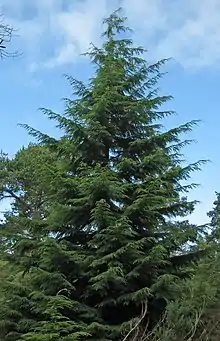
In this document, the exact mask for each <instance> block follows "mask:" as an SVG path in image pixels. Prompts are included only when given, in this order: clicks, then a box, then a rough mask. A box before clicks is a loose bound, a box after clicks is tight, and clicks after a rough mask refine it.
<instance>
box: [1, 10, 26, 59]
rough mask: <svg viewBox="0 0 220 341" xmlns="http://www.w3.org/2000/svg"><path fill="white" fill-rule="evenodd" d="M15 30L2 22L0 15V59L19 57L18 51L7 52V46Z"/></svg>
mask: <svg viewBox="0 0 220 341" xmlns="http://www.w3.org/2000/svg"><path fill="white" fill-rule="evenodd" d="M15 32H16V30H15V29H14V28H13V27H12V26H11V25H8V24H6V23H5V22H4V19H3V15H0V58H5V57H18V56H19V55H21V53H19V52H18V51H14V52H9V51H8V49H7V45H8V44H9V43H10V42H11V39H12V37H13V36H15Z"/></svg>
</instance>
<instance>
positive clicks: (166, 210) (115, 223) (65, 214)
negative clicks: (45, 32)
mask: <svg viewBox="0 0 220 341" xmlns="http://www.w3.org/2000/svg"><path fill="white" fill-rule="evenodd" d="M104 24H105V27H106V30H105V31H104V33H103V40H104V41H103V45H102V47H100V48H97V47H95V46H93V45H92V47H91V49H90V51H89V52H88V53H87V55H88V57H89V58H90V59H91V62H92V64H93V65H94V66H95V72H94V76H93V77H92V78H91V79H90V80H89V82H88V84H83V83H82V82H80V81H77V80H75V79H73V78H72V77H68V80H69V81H70V84H71V86H72V89H73V98H72V99H70V100H69V99H67V100H66V103H65V104H66V108H65V111H64V114H63V115H60V114H57V113H54V112H52V111H50V110H45V109H43V112H44V113H45V114H46V115H47V116H48V118H49V119H52V120H54V121H55V122H56V124H57V125H58V127H59V128H60V129H61V130H62V132H63V135H62V137H61V138H60V139H58V140H56V139H55V138H52V137H49V136H47V135H45V134H42V133H40V132H38V131H36V130H35V129H33V128H30V127H28V126H25V128H26V129H27V130H28V131H29V133H30V134H31V135H32V136H34V137H35V138H37V139H38V143H37V144H34V145H30V146H28V147H27V148H23V149H22V150H21V151H19V152H18V153H17V155H15V157H14V158H12V159H10V158H8V157H7V155H5V154H2V155H1V160H0V194H1V198H2V199H5V198H10V200H12V203H11V209H10V210H9V211H8V212H7V213H6V214H5V216H4V220H3V221H2V223H1V235H0V237H1V258H2V262H3V263H2V265H1V264H0V265H1V267H4V270H3V275H1V276H2V277H3V280H2V281H1V283H0V300H1V302H0V339H1V340H2V341H6V340H11V341H21V340H26V341H44V340H45V341H48V340H52V341H61V340H63V341H70V340H71V341H74V340H75V341H76V340H94V341H107V340H112V341H113V340H115V341H116V340H117V341H119V340H121V341H123V340H124V341H125V340H128V339H129V340H132V339H133V340H135V339H136V340H141V338H142V340H144V339H145V340H147V339H148V337H149V335H151V336H152V335H154V337H155V340H159V338H160V337H161V335H162V336H163V337H162V339H163V340H168V338H167V339H166V338H165V337H169V340H174V338H173V333H174V330H177V329H178V330H180V329H181V323H184V324H185V329H184V330H181V332H183V331H184V332H185V333H188V332H189V331H190V330H191V329H192V325H193V323H194V322H193V321H194V320H193V318H194V315H193V314H194V312H196V314H197V311H200V310H201V305H202V304H203V301H197V299H195V302H194V303H192V300H194V298H195V297H196V298H198V300H199V297H200V288H198V287H197V283H198V282H201V283H203V282H202V281H203V278H204V276H205V275H206V272H204V269H206V271H207V263H208V262H210V258H208V255H209V249H210V245H211V246H213V247H214V246H215V247H216V249H215V250H216V252H217V245H216V244H217V243H216V241H215V240H214V239H213V238H210V237H207V235H206V230H205V228H204V227H201V226H195V225H192V224H190V223H189V222H188V220H186V217H187V216H188V215H189V214H191V213H192V212H193V210H194V206H195V204H196V202H189V201H188V200H187V192H188V191H189V190H190V189H192V188H193V187H194V186H195V184H189V181H188V180H189V177H190V173H191V171H194V170H198V169H199V167H200V165H201V163H202V162H197V163H195V164H192V165H188V166H183V164H182V155H181V149H182V148H183V147H184V146H185V145H186V144H188V143H189V142H190V141H188V140H182V139H181V134H182V133H187V132H189V131H191V129H192V128H193V127H194V125H195V124H196V123H197V122H196V121H192V122H188V123H186V124H184V125H182V126H180V127H175V128H173V129H170V130H167V131H166V130H165V129H164V127H162V125H161V124H160V121H161V120H162V119H165V118H166V117H167V116H169V115H172V114H173V112H172V111H167V110H165V109H164V104H165V103H166V102H167V101H168V100H170V96H162V95H160V94H159V93H158V90H157V84H158V81H159V79H160V77H161V76H162V75H163V74H162V71H161V68H162V67H163V65H164V63H165V62H166V60H162V61H159V62H157V63H155V64H153V65H149V64H148V63H147V62H146V60H145V59H144V54H145V50H144V49H143V48H142V47H135V46H134V45H133V42H132V40H131V39H130V38H128V36H129V34H130V30H129V29H128V28H127V27H126V26H125V19H124V18H123V17H121V16H120V13H119V12H118V11H117V12H115V13H113V14H112V15H110V17H109V18H107V19H106V20H105V21H104ZM186 183H187V184H186ZM184 219H185V220H184ZM213 247H212V248H211V249H212V253H211V254H210V256H209V257H214V259H215V252H214V254H213V250H214V248H213ZM203 255H205V258H204V257H203ZM201 257H202V258H201ZM195 262H196V263H195ZM197 262H199V263H197ZM198 264H199V265H198ZM208 264H210V263H208ZM211 264H213V269H212V270H213V271H212V274H213V278H214V279H213V280H212V281H211V283H212V284H213V283H214V284H213V285H214V286H217V285H218V283H219V282H218V281H217V279H216V276H215V275H216V271H218V263H216V262H212V263H211ZM208 268H210V269H211V268H212V267H210V266H208ZM210 271H211V270H210ZM210 278H212V277H210ZM189 286H190V288H192V290H191V289H189ZM190 290H191V291H190ZM201 290H202V291H203V292H204V300H205V304H206V302H207V307H208V305H211V303H212V302H214V297H216V295H217V291H215V290H214V289H213V291H212V294H211V297H210V298H209V295H208V294H207V290H208V289H207V286H203V287H202V286H201ZM189 292H190V293H192V292H193V296H190V295H189ZM206 297H208V298H207V299H206ZM189 301H190V302H189ZM182 302H184V304H183V303H182ZM201 302H202V303H201ZM176 307H177V308H176ZM175 309H176V312H177V314H176V315H175V314H174V310H175ZM184 314H185V316H188V317H190V318H191V320H189V319H188V318H187V321H188V322H189V323H188V325H187V324H186V323H185V322H186V320H184V318H183V319H181V318H182V317H183V316H184ZM196 316H197V315H196ZM177 317H178V319H177ZM164 321H165V322H164ZM174 321H175V322H174ZM173 324H175V325H176V327H175V328H176V329H175V328H174V327H173ZM177 327H178V328H177ZM161 328H163V333H162V334H161ZM170 328H171V329H172V333H170ZM187 328H188V329H187ZM168 330H169V333H170V334H169V333H167V331H168ZM194 334H195V333H194ZM176 336H178V334H177V333H176V334H175V337H176ZM181 338H182V339H181ZM162 339H161V340H162ZM178 340H184V336H183V335H182V334H179V336H178Z"/></svg>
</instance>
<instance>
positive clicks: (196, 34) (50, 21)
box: [1, 0, 220, 71]
mask: <svg viewBox="0 0 220 341" xmlns="http://www.w3.org/2000/svg"><path fill="white" fill-rule="evenodd" d="M1 2H2V11H3V12H4V14H5V15H6V16H7V17H8V21H10V22H11V23H12V24H13V25H14V27H16V28H19V29H20V31H19V34H20V37H21V38H20V39H21V41H22V44H23V45H22V46H23V47H24V50H25V56H26V58H27V59H28V62H29V65H30V70H32V71H34V70H37V68H39V67H46V68H54V67H56V66H60V65H63V64H66V63H73V62H76V61H77V58H78V56H79V54H80V53H82V52H85V51H86V50H87V49H88V46H89V43H90V42H94V43H97V44H98V43H99V37H100V33H101V21H102V18H103V17H105V16H106V15H108V14H109V13H110V12H111V11H112V10H113V9H116V8H117V7H119V5H120V6H122V7H123V8H124V10H125V14H126V15H127V16H128V18H129V21H130V24H131V26H132V27H133V28H134V29H135V32H136V36H135V39H137V40H138V41H139V42H141V43H142V44H143V43H144V45H146V46H145V47H146V48H147V49H148V50H149V51H150V53H151V56H152V57H153V58H162V57H173V58H174V59H175V60H176V61H177V62H178V63H180V64H181V65H182V66H183V67H197V68H202V67H211V66H215V67H219V65H220V30H219V23H220V0H175V1H174V0H121V1H119V0H118V1H117V0H115V1H114V0H111V1H110V0H95V1H94V0H80V1H77V0H75V1H69V0H35V1H30V0H16V1H14V0H2V1H1Z"/></svg>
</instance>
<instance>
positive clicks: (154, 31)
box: [0, 0, 220, 223]
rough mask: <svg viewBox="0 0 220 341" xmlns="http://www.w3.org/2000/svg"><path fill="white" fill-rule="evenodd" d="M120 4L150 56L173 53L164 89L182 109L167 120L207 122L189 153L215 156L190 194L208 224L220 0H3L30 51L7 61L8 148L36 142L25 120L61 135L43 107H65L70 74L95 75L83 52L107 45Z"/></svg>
mask: <svg viewBox="0 0 220 341" xmlns="http://www.w3.org/2000/svg"><path fill="white" fill-rule="evenodd" d="M119 5H120V6H122V7H123V8H124V11H125V14H126V15H127V16H128V18H129V24H130V26H131V27H132V28H133V29H134V32H135V34H134V37H133V38H134V40H135V42H137V43H138V44H141V45H143V46H144V47H146V48H147V49H148V51H149V52H148V58H149V60H150V61H155V60H158V59H161V58H164V57H173V60H172V61H171V62H170V63H169V65H168V66H167V71H168V74H167V75H166V76H165V78H164V80H163V81H162V84H161V90H162V92H163V93H166V94H171V95H173V97H174V99H173V101H171V102H170V103H169V106H170V109H174V110H175V111H176V112H177V114H178V115H176V116H174V117H173V118H172V119H169V121H168V122H167V125H168V126H175V125H178V124H182V123H184V122H186V121H188V120H191V119H201V120H202V123H201V124H200V126H199V127H198V128H196V129H195V130H194V132H193V133H192V134H191V135H190V136H189V137H190V138H194V139H196V140H197V143H196V144H194V145H192V146H191V147H190V148H187V149H186V150H185V156H186V159H187V161H189V162H193V161H196V160H198V159H209V160H211V163H210V164H208V165H206V166H204V169H203V171H202V172H199V173H196V174H194V175H193V178H192V180H193V181H194V182H197V183H200V184H201V186H200V187H199V188H198V189H196V190H194V191H193V192H192V193H190V199H197V200H200V201H201V204H200V205H198V207H197V209H196V211H195V213H194V214H193V216H192V217H191V220H192V221H193V222H198V223H204V222H206V221H207V217H206V212H207V211H208V210H210V208H211V207H212V202H213V200H214V198H215V195H214V192H215V191H220V183H219V182H218V175H219V169H220V157H219V146H220V134H219V127H220V115H219V97H220V96H219V89H220V67H219V66H220V30H219V23H220V0H122V1H117V0H81V1H78V0H34V1H33V0H32V1H31V0H1V12H2V13H3V14H4V16H5V21H6V22H8V23H10V24H12V25H13V27H15V28H16V29H18V30H19V31H18V34H19V36H18V37H15V38H14V39H13V41H12V43H11V45H10V49H11V50H14V49H17V48H19V49H20V51H22V52H23V55H22V56H21V57H19V58H17V59H5V60H2V61H0V70H1V107H0V117H1V124H0V148H1V149H3V150H4V151H5V152H7V153H9V155H13V154H14V153H15V152H16V151H17V150H18V149H19V148H20V147H21V146H22V145H26V144H27V143H28V142H29V141H30V137H29V136H28V135H27V133H26V132H25V131H24V130H23V129H21V128H19V127H18V126H17V124H18V123H28V124H30V125H31V126H33V127H35V128H36V129H40V130H41V131H44V132H47V133H50V134H54V132H55V130H54V127H53V125H52V124H51V122H48V120H47V119H46V118H45V117H43V116H42V115H41V114H40V112H39V111H38V108H39V107H46V108H50V109H52V110H55V111H58V112H62V110H63V105H62V101H61V99H62V98H63V97H68V96H70V94H71V89H70V88H69V86H68V84H67V82H66V80H65V79H64V78H63V77H62V75H63V74H64V73H68V74H70V75H72V76H74V77H76V78H79V79H87V78H88V77H89V76H90V75H91V71H92V70H91V68H90V66H89V64H88V62H87V60H86V59H85V58H82V57H80V56H79V55H80V53H82V52H85V51H87V49H88V46H89V43H90V42H94V43H95V44H97V45H99V44H100V33H101V30H102V27H101V21H102V18H103V17H105V16H107V15H108V14H109V13H110V12H111V11H112V10H114V9H116V8H118V7H119Z"/></svg>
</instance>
